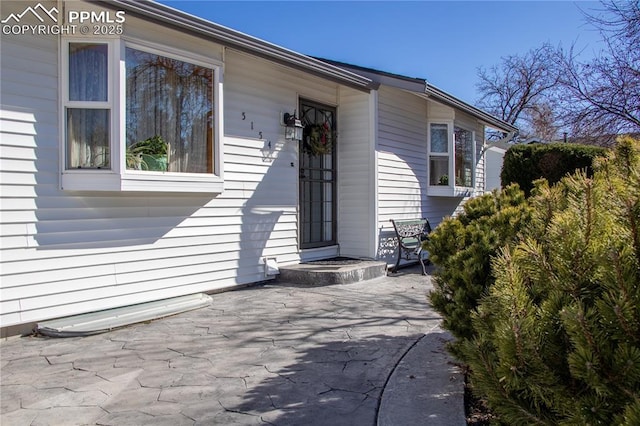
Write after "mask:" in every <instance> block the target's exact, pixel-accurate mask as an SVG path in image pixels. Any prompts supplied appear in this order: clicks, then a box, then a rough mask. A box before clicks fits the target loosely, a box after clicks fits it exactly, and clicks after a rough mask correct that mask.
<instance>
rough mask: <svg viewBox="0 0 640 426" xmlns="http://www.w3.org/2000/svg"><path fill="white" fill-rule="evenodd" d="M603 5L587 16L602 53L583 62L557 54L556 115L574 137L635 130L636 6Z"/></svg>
mask: <svg viewBox="0 0 640 426" xmlns="http://www.w3.org/2000/svg"><path fill="white" fill-rule="evenodd" d="M602 5H603V10H602V12H603V13H602V14H600V15H596V14H594V13H591V14H586V16H587V20H588V22H590V23H591V24H592V25H594V26H595V27H596V28H597V29H598V30H599V31H600V34H601V35H602V38H603V41H604V44H605V48H604V49H603V51H602V52H600V54H598V55H597V56H596V57H595V58H594V59H593V60H591V61H590V62H586V63H585V62H580V61H579V59H578V55H576V53H575V52H574V49H573V48H571V49H569V50H568V51H562V50H559V52H558V55H557V58H558V59H557V60H558V63H559V65H560V67H561V71H562V72H561V73H560V76H561V78H560V80H559V83H560V93H561V96H559V99H561V100H562V102H561V103H560V104H559V106H560V109H559V112H560V115H561V117H562V119H563V121H564V123H565V125H566V127H567V128H568V129H570V130H571V133H572V135H573V136H582V137H586V136H592V137H593V136H596V137H606V136H607V135H609V136H610V135H616V134H618V133H632V132H639V131H640V4H639V3H638V2H637V1H630V2H625V3H623V2H614V1H611V0H609V1H606V2H603V3H602ZM610 139H612V138H610ZM604 142H610V140H609V141H607V140H605V141H604Z"/></svg>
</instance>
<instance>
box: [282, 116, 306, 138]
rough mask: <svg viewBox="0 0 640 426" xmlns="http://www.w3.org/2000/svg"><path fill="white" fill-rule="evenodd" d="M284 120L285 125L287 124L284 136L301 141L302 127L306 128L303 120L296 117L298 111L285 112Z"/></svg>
mask: <svg viewBox="0 0 640 426" xmlns="http://www.w3.org/2000/svg"><path fill="white" fill-rule="evenodd" d="M283 121H284V125H285V126H286V127H285V128H284V138H285V139H287V140H290V141H291V140H296V141H301V140H302V129H304V127H303V126H302V122H301V121H300V120H299V119H298V117H296V112H295V111H294V112H293V114H289V113H288V112H285V113H284V117H283Z"/></svg>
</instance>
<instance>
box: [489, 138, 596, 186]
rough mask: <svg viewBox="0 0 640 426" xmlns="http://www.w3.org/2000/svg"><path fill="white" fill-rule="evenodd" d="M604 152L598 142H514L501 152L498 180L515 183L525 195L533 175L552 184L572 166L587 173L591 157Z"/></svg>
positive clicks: (590, 171) (570, 169)
mask: <svg viewBox="0 0 640 426" xmlns="http://www.w3.org/2000/svg"><path fill="white" fill-rule="evenodd" d="M606 152H607V150H606V149H605V148H602V147H599V146H592V145H578V144H567V143H552V144H540V143H535V144H522V145H514V146H512V147H511V148H509V149H508V150H507V152H506V154H505V156H504V161H503V164H502V172H501V174H500V180H501V183H502V186H503V187H504V186H507V185H510V184H512V183H517V184H518V185H520V188H521V189H522V190H523V191H524V192H525V194H526V195H527V196H529V195H530V193H531V190H532V189H533V182H534V181H535V180H537V179H547V181H549V183H550V184H554V183H556V182H558V181H559V180H560V179H562V178H563V177H564V176H566V175H567V174H570V173H573V172H575V171H576V170H586V173H587V176H591V175H592V174H593V168H592V165H593V161H594V159H595V158H596V157H600V156H603V155H605V154H606Z"/></svg>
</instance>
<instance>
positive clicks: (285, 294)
mask: <svg viewBox="0 0 640 426" xmlns="http://www.w3.org/2000/svg"><path fill="white" fill-rule="evenodd" d="M429 289H430V280H429V277H425V276H422V275H420V271H419V268H408V269H405V270H401V272H400V273H399V274H394V275H392V276H389V277H385V278H381V279H376V280H372V281H366V282H360V283H356V284H339V285H331V286H323V287H309V286H304V287H303V286H299V285H296V284H295V283H290V284H287V283H278V284H273V285H272V284H269V285H266V286H256V287H251V288H247V289H243V290H238V291H232V292H227V293H221V294H216V295H214V296H213V299H214V301H213V304H212V305H211V306H209V307H207V308H204V309H200V310H197V311H192V312H188V313H184V314H180V315H176V316H173V317H170V318H164V319H161V320H157V321H153V322H150V323H146V324H137V325H133V326H130V327H126V328H123V329H119V330H115V331H112V332H109V333H104V334H100V335H95V336H89V337H83V338H66V339H55V338H43V337H27V338H15V339H10V340H8V341H4V342H2V343H0V360H1V364H0V367H1V370H0V380H1V385H0V388H1V393H0V423H1V424H2V425H85V424H99V425H145V424H149V425H154V426H155V425H172V426H174V425H194V424H197V425H253V424H265V423H266V424H274V425H331V426H335V425H358V426H359V425H372V426H374V425H376V424H378V425H385V426H386V425H394V426H401V425H447V426H456V425H464V424H465V419H464V412H463V392H462V389H463V378H462V376H461V374H460V372H459V371H458V370H457V369H456V368H455V367H454V366H453V364H451V359H450V358H449V357H448V355H447V354H446V352H445V351H444V349H443V345H444V342H445V340H446V339H448V338H449V337H448V334H447V333H445V332H443V330H441V329H440V318H439V316H438V315H437V314H436V313H435V312H434V311H433V310H432V309H431V308H430V306H429V305H428V303H427V299H426V294H427V292H428V291H429Z"/></svg>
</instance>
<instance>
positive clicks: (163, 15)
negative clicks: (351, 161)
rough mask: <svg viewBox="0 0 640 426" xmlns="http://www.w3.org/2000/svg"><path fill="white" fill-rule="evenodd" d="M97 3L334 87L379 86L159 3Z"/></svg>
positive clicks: (107, 0) (102, 0) (366, 88)
mask: <svg viewBox="0 0 640 426" xmlns="http://www.w3.org/2000/svg"><path fill="white" fill-rule="evenodd" d="M98 3H101V4H103V5H104V6H105V7H108V8H111V9H113V8H119V9H122V10H125V11H126V12H127V13H130V14H133V15H136V16H139V17H141V18H143V19H146V20H149V21H153V22H158V23H162V24H163V25H170V26H173V27H176V28H179V29H181V30H183V31H185V30H186V31H187V32H189V33H192V34H194V35H197V36H199V37H204V38H206V39H208V40H212V41H215V42H218V43H220V44H222V45H224V46H226V47H230V48H233V49H236V50H239V51H243V52H247V53H250V54H253V55H255V56H259V57H262V58H264V59H268V60H271V61H273V62H276V63H279V64H281V65H285V66H288V67H291V68H295V69H298V70H301V71H304V72H307V73H310V74H313V75H316V76H318V77H322V78H325V79H328V80H331V81H334V82H335V83H339V84H342V85H345V86H349V87H352V88H355V89H358V90H362V91H367V92H368V91H370V90H371V89H374V88H376V85H375V84H374V83H373V82H372V81H371V80H370V79H368V78H366V77H364V76H361V75H358V74H356V73H352V72H350V71H347V70H344V69H341V68H339V67H336V66H334V65H331V64H328V63H325V62H322V61H319V60H317V59H315V58H312V57H310V56H307V55H303V54H301V53H298V52H295V51H293V50H289V49H286V48H284V47H281V46H278V45H276V44H273V43H269V42H267V41H264V40H261V39H259V38H256V37H252V36H250V35H248V34H244V33H242V32H239V31H236V30H233V29H231V28H228V27H225V26H223V25H219V24H216V23H213V22H211V21H207V20H205V19H202V18H199V17H197V16H194V15H191V14H188V13H186V12H182V11H180V10H177V9H174V8H172V7H169V6H166V5H163V4H160V3H156V2H153V1H149V0H145V1H136V0H100V1H99V2H98Z"/></svg>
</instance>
